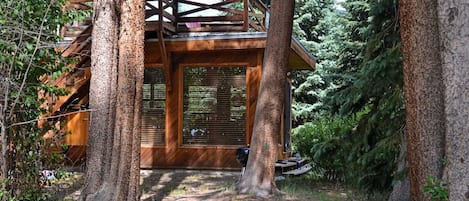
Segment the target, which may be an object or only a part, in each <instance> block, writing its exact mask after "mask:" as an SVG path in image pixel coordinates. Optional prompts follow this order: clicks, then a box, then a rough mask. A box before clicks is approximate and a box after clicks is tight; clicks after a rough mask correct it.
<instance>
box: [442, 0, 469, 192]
mask: <svg viewBox="0 0 469 201" xmlns="http://www.w3.org/2000/svg"><path fill="white" fill-rule="evenodd" d="M438 22H439V29H440V32H439V34H440V45H441V54H440V55H441V60H442V66H443V80H444V85H445V90H444V92H445V114H446V138H445V140H446V158H445V159H446V161H447V164H446V167H445V180H446V181H447V183H448V189H449V200H457V201H459V200H461V201H462V200H469V158H468V156H469V4H468V2H467V0H439V1H438Z"/></svg>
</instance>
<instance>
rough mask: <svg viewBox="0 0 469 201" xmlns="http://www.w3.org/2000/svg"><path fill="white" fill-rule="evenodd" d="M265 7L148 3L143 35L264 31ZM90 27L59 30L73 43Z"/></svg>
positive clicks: (214, 0) (75, 3)
mask: <svg viewBox="0 0 469 201" xmlns="http://www.w3.org/2000/svg"><path fill="white" fill-rule="evenodd" d="M68 7H69V8H74V9H81V10H91V9H92V1H91V0H70V4H69V6H68ZM266 11H267V9H266V6H265V5H264V4H263V3H262V1H261V0H147V1H146V5H145V19H146V27H145V29H146V31H162V32H163V33H164V35H175V34H178V33H185V32H248V31H260V32H263V31H266V26H265V24H266V23H265V22H266ZM89 25H91V20H90V19H88V20H85V21H83V22H75V23H72V24H69V25H67V26H64V27H63V29H62V30H61V34H62V36H64V39H65V40H68V41H72V40H73V39H75V38H76V37H78V36H79V35H80V34H81V33H82V32H83V31H84V30H86V29H87V28H88V26H89Z"/></svg>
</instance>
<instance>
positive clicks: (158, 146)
mask: <svg viewBox="0 0 469 201" xmlns="http://www.w3.org/2000/svg"><path fill="white" fill-rule="evenodd" d="M144 68H145V69H161V70H162V71H163V72H164V68H163V66H161V65H148V66H147V65H146V66H145V67H144ZM166 79H168V78H167V77H165V78H164V80H165V83H164V85H165V90H164V93H165V101H164V119H163V124H164V138H163V141H164V144H160V145H150V144H142V135H143V132H142V131H140V147H141V148H166V147H167V146H168V128H167V127H166V121H167V118H168V89H167V87H168V86H167V84H166V82H167V81H166ZM152 84H154V83H152ZM142 87H143V86H142ZM142 92H143V88H142ZM151 93H152V94H153V93H154V91H152V92H151ZM141 101H142V108H141V110H142V111H141V113H142V114H141V115H140V121H141V123H143V113H144V112H143V111H144V108H143V102H144V101H145V99H144V97H143V94H142V100H141ZM151 101H153V100H151Z"/></svg>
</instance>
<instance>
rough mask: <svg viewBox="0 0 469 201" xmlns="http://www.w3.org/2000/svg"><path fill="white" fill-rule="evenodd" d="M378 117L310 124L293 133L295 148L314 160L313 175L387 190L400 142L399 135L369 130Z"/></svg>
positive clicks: (330, 119) (360, 114)
mask: <svg viewBox="0 0 469 201" xmlns="http://www.w3.org/2000/svg"><path fill="white" fill-rule="evenodd" d="M374 116H375V114H371V113H370V112H369V110H366V111H362V112H358V113H356V114H355V115H348V116H339V115H336V116H326V117H323V118H321V119H319V120H317V121H316V122H314V123H306V124H304V125H302V126H299V127H297V128H295V129H294V130H293V135H292V136H293V140H294V141H293V144H294V149H295V151H298V152H300V153H301V154H303V155H305V156H307V157H308V158H310V159H312V160H313V162H314V163H315V167H314V169H313V172H316V173H322V175H320V176H319V177H320V178H322V179H327V180H335V181H343V182H346V183H348V184H352V185H356V186H358V187H361V188H364V189H368V190H372V191H374V190H380V191H383V190H387V189H389V188H390V187H391V183H392V180H393V172H394V170H395V163H396V158H397V154H398V153H399V152H398V151H399V150H398V145H399V143H400V141H399V140H400V139H399V135H396V133H395V132H383V131H380V130H379V129H374V130H367V129H369V128H372V127H371V126H370V124H372V123H373V122H374V121H373V120H370V118H371V117H374ZM373 127H374V126H373ZM398 132H400V131H398ZM396 136H397V137H396Z"/></svg>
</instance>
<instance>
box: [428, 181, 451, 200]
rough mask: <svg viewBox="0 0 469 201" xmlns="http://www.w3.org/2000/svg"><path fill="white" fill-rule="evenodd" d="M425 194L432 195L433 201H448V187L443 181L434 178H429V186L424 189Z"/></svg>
mask: <svg viewBox="0 0 469 201" xmlns="http://www.w3.org/2000/svg"><path fill="white" fill-rule="evenodd" d="M423 192H424V193H426V194H429V195H430V199H431V200H432V201H448V200H449V194H448V187H447V185H446V184H445V183H444V182H443V181H442V180H441V179H436V178H434V177H428V178H427V184H426V185H425V186H424V187H423Z"/></svg>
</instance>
